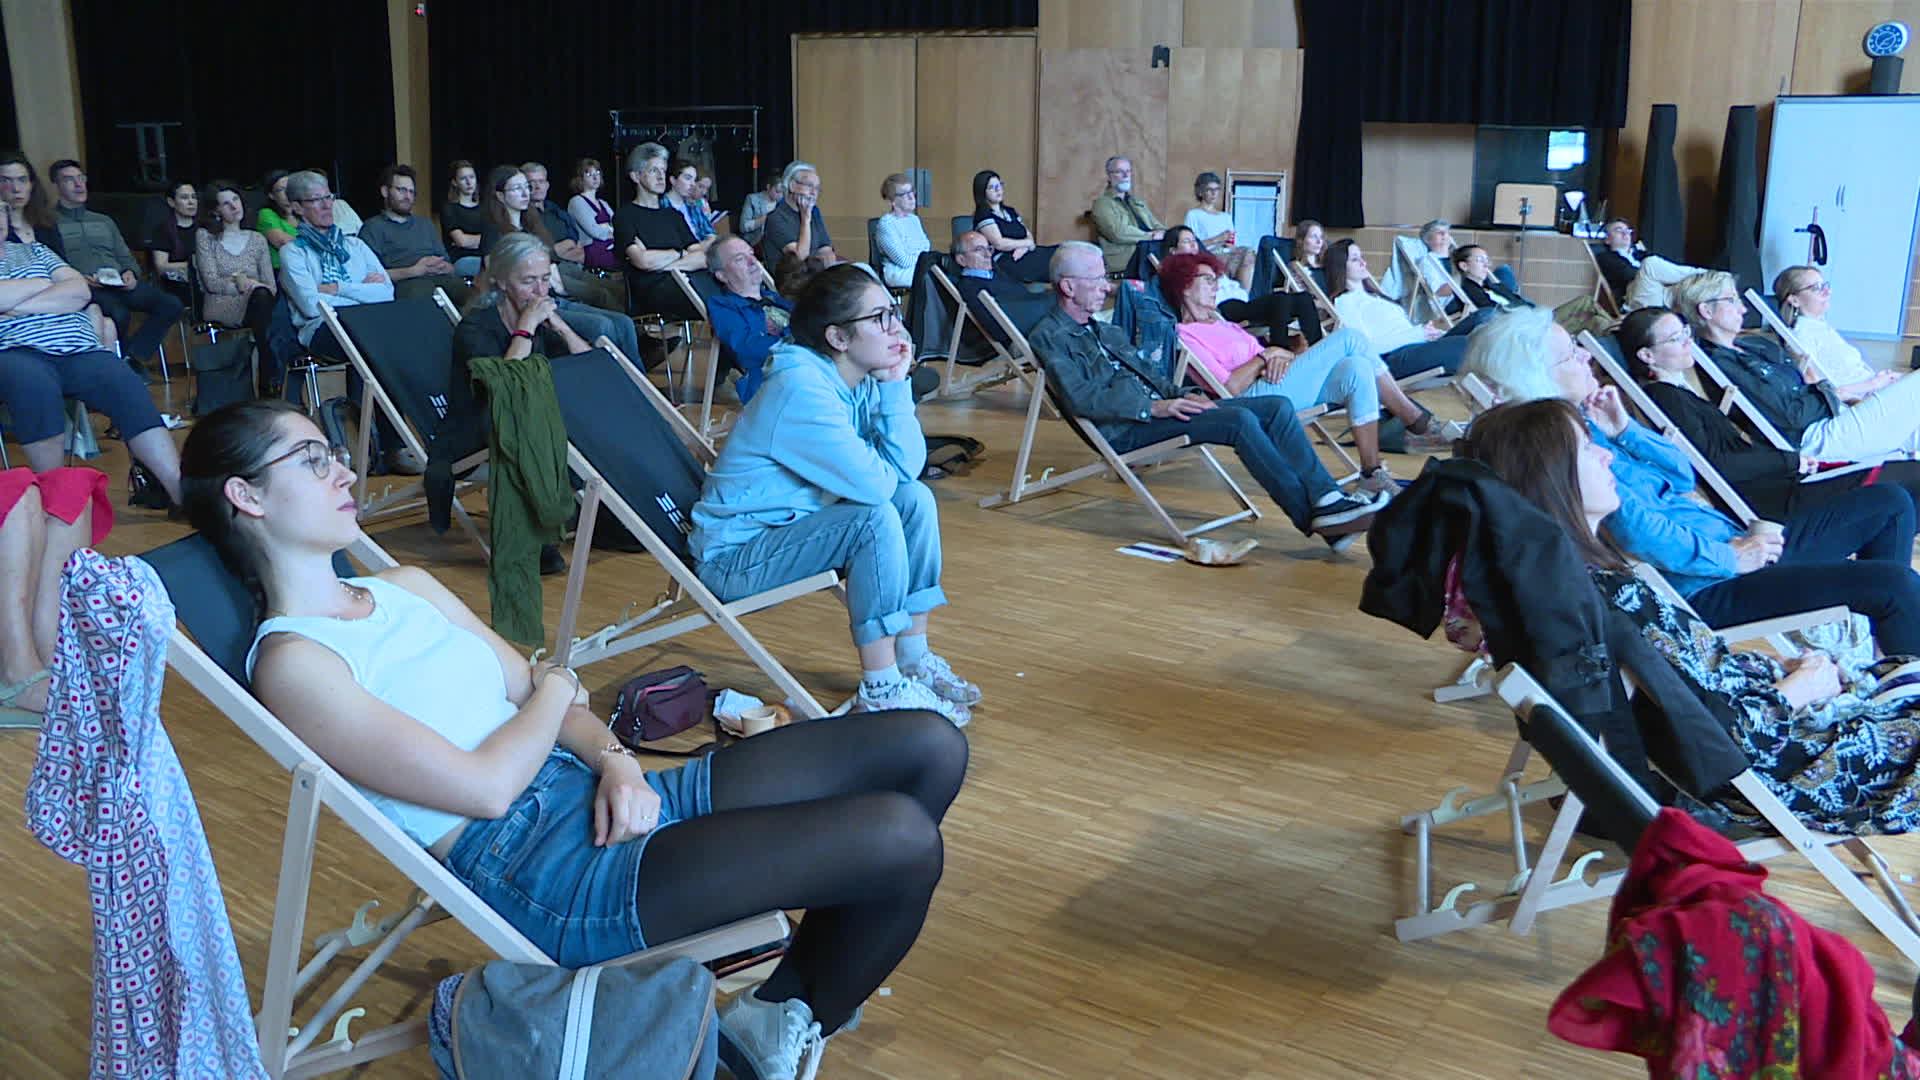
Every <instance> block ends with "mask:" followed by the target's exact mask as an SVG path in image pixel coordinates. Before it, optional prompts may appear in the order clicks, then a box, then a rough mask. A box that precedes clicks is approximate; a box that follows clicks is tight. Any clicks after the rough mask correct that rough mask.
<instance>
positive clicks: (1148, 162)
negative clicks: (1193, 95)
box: [1035, 12, 1185, 244]
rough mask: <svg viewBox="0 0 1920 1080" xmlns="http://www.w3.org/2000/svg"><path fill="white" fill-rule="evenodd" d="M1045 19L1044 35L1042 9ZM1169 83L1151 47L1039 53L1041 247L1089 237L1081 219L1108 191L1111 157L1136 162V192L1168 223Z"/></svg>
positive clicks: (1038, 211)
mask: <svg viewBox="0 0 1920 1080" xmlns="http://www.w3.org/2000/svg"><path fill="white" fill-rule="evenodd" d="M1041 18H1042V20H1043V22H1042V27H1043V33H1044V26H1045V23H1044V20H1045V18H1046V16H1045V13H1044V12H1043V13H1042V15H1041ZM1043 41H1044V37H1043ZM1169 81H1170V80H1169V73H1168V69H1167V68H1155V67H1153V66H1152V57H1151V54H1150V53H1149V52H1148V51H1147V50H1146V49H1140V48H1132V49H1048V48H1044V47H1043V48H1042V49H1041V50H1040V101H1041V103H1042V107H1041V109H1040V139H1039V147H1038V152H1039V173H1040V189H1039V196H1038V200H1039V201H1038V202H1037V203H1036V206H1035V213H1036V215H1037V216H1036V222H1035V224H1036V226H1037V228H1038V230H1039V235H1040V238H1041V240H1042V242H1044V243H1049V244H1051V243H1057V242H1059V241H1061V240H1083V239H1086V237H1087V230H1086V229H1085V228H1084V227H1083V226H1081V225H1078V224H1076V223H1075V222H1076V219H1077V218H1079V217H1080V216H1081V215H1082V214H1084V213H1085V212H1086V210H1087V208H1088V207H1089V206H1092V205H1093V197H1094V196H1095V195H1098V194H1100V192H1101V190H1102V189H1103V188H1105V187H1106V183H1107V178H1106V174H1105V172H1104V171H1103V170H1102V165H1103V163H1104V162H1105V161H1106V159H1107V157H1108V156H1109V155H1112V154H1125V155H1126V156H1127V157H1129V158H1131V159H1133V191H1134V194H1135V195H1136V196H1138V197H1139V198H1142V199H1145V200H1146V201H1147V205H1148V206H1151V207H1152V208H1153V209H1154V212H1155V213H1157V214H1159V215H1160V217H1161V220H1163V221H1164V220H1166V219H1167V218H1168V215H1169V213H1170V207H1169V205H1168V202H1167V101H1168V84H1169ZM1182 205H1183V210H1182V212H1183V213H1184V212H1185V211H1184V204H1182Z"/></svg>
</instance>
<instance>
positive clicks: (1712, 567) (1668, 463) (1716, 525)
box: [1587, 420, 1741, 596]
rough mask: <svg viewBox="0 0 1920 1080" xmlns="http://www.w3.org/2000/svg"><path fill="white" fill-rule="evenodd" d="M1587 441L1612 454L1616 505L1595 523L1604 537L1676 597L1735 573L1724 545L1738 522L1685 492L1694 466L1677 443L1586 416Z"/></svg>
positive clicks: (1690, 486)
mask: <svg viewBox="0 0 1920 1080" xmlns="http://www.w3.org/2000/svg"><path fill="white" fill-rule="evenodd" d="M1587 432H1588V434H1590V435H1591V436H1592V437H1593V441H1594V442H1595V443H1597V444H1599V445H1601V446H1604V447H1606V448H1607V449H1608V450H1610V451H1612V452H1613V478H1614V480H1615V481H1617V482H1618V486H1619V491H1620V509H1618V510H1616V511H1614V512H1613V513H1611V514H1609V515H1607V519H1606V520H1605V521H1603V522H1601V523H1600V527H1601V529H1603V530H1604V531H1605V532H1606V535H1607V539H1609V540H1611V541H1613V543H1614V545H1615V546H1616V547H1618V548H1619V549H1620V550H1622V551H1624V552H1626V553H1627V554H1628V555H1630V556H1632V557H1633V558H1636V559H1639V560H1641V561H1642V562H1646V563H1650V564H1651V565H1652V566H1653V567H1654V568H1655V569H1657V570H1659V571H1660V572H1661V573H1662V574H1664V575H1666V578H1667V580H1668V581H1669V582H1671V583H1672V584H1673V587H1674V588H1675V589H1678V590H1679V591H1680V594H1681V595H1683V596H1691V595H1693V594H1694V593H1696V592H1699V591H1700V590H1701V589H1704V588H1706V587H1707V586H1709V585H1713V584H1717V583H1719V582H1721V581H1724V580H1726V579H1727V578H1730V577H1733V576H1734V575H1735V574H1737V573H1739V572H1740V570H1739V567H1738V566H1736V565H1735V563H1734V556H1733V549H1732V548H1731V547H1729V546H1728V544H1727V542H1728V541H1729V540H1732V539H1733V538H1734V537H1736V536H1739V535H1740V533H1741V529H1740V526H1739V525H1738V524H1737V523H1735V522H1734V520H1733V519H1732V518H1729V517H1727V516H1726V515H1725V514H1722V513H1721V512H1719V511H1718V510H1715V509H1713V508H1712V507H1710V506H1705V505H1703V504H1701V503H1699V502H1696V501H1694V500H1693V499H1690V498H1688V497H1687V496H1688V495H1689V494H1690V493H1691V492H1692V491H1693V469H1692V466H1691V465H1690V464H1689V462H1688V461H1687V456H1686V454H1684V453H1683V452H1681V450H1680V448H1679V447H1677V446H1675V445H1673V444H1672V443H1670V442H1668V441H1667V440H1665V439H1663V438H1661V437H1660V436H1659V435H1656V434H1654V433H1653V432H1651V431H1649V430H1647V429H1646V428H1644V427H1641V426H1640V425H1639V424H1638V423H1637V422H1634V421H1628V422H1627V429H1626V430H1625V431H1623V432H1621V433H1620V434H1619V436H1618V437H1610V436H1608V435H1607V433H1606V432H1604V431H1602V430H1600V427H1599V425H1597V424H1595V423H1593V421H1591V420H1589V421H1587Z"/></svg>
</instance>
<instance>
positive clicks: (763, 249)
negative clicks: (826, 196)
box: [760, 161, 840, 267]
mask: <svg viewBox="0 0 1920 1080" xmlns="http://www.w3.org/2000/svg"><path fill="white" fill-rule="evenodd" d="M783 180H784V182H783V183H782V185H781V186H782V187H784V188H785V189H786V192H787V193H786V195H784V196H783V197H782V198H781V199H780V201H779V202H777V203H775V204H774V206H773V209H772V210H771V211H770V212H769V213H768V214H767V225H766V232H765V233H763V234H762V236H761V238H760V261H761V262H763V263H765V264H766V265H767V266H768V267H777V266H779V265H780V257H781V256H782V255H784V254H786V252H787V251H788V250H789V249H792V250H794V251H795V252H797V253H798V254H799V256H800V257H801V258H803V259H804V258H806V257H807V256H809V255H819V256H820V257H821V261H822V262H824V263H826V265H828V266H832V265H833V264H834V263H837V262H839V261H840V256H839V255H838V254H836V253H835V252H834V250H833V237H831V236H828V235H827V222H826V219H825V218H823V217H821V216H820V206H819V203H820V173H819V172H818V171H816V170H815V169H814V167H813V166H811V165H809V164H807V163H806V162H804V161H796V162H794V163H793V164H791V165H788V166H787V169H786V172H785V174H783ZM802 214H805V215H807V217H806V224H807V226H808V227H807V228H805V229H802V228H801V225H802V219H801V216H800V215H802ZM802 232H806V233H807V234H808V235H807V248H806V250H805V251H801V250H800V249H799V244H800V234H801V233H802Z"/></svg>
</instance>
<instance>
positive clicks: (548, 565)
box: [540, 544, 567, 577]
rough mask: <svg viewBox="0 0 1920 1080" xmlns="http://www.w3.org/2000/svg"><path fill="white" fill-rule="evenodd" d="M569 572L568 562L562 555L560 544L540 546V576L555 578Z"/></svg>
mask: <svg viewBox="0 0 1920 1080" xmlns="http://www.w3.org/2000/svg"><path fill="white" fill-rule="evenodd" d="M566 572H567V560H566V558H565V557H564V556H562V555H561V554H560V545H559V544H542V545H540V576H541V577H553V576H554V575H555V574H564V573H566Z"/></svg>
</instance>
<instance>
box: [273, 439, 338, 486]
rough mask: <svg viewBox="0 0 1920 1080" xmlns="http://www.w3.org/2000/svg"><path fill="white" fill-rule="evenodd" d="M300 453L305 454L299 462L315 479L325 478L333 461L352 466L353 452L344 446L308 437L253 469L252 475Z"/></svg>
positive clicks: (331, 469) (331, 470)
mask: <svg viewBox="0 0 1920 1080" xmlns="http://www.w3.org/2000/svg"><path fill="white" fill-rule="evenodd" d="M301 454H305V455H307V456H306V457H305V458H303V459H302V460H301V464H303V465H305V466H306V467H307V469H308V470H309V471H311V472H312V473H313V476H314V479H316V480H325V479H326V478H327V477H328V476H329V475H330V474H331V473H332V472H333V466H334V463H335V462H338V463H339V464H340V467H341V468H344V469H351V468H353V454H352V453H351V452H350V451H348V449H347V448H346V447H344V446H328V445H327V444H326V443H323V442H321V441H320V440H319V439H308V440H306V441H305V442H302V443H299V444H297V445H295V446H294V448H293V449H291V450H289V451H287V452H286V453H284V454H281V455H280V456H279V457H277V458H274V459H273V460H272V461H269V462H267V463H266V464H264V465H262V466H260V467H259V468H258V469H255V470H254V472H253V475H254V476H261V475H264V474H265V473H266V471H267V470H268V469H271V468H273V467H274V466H275V465H278V464H280V463H281V462H283V461H292V460H293V459H294V458H296V457H299V455H301Z"/></svg>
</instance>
